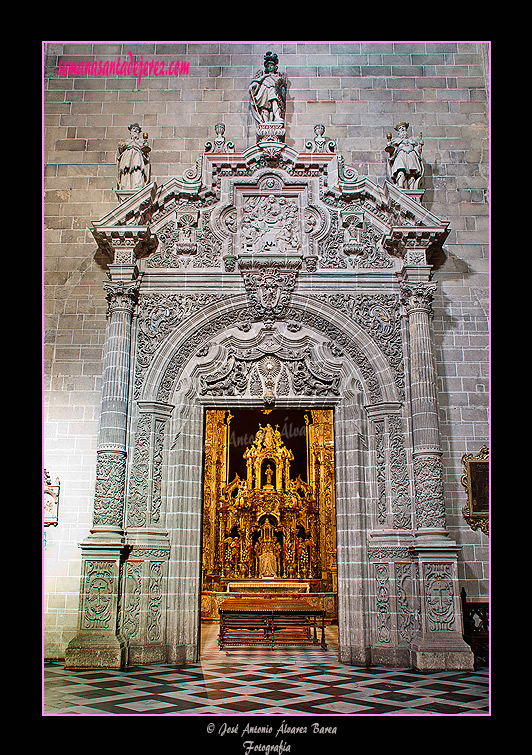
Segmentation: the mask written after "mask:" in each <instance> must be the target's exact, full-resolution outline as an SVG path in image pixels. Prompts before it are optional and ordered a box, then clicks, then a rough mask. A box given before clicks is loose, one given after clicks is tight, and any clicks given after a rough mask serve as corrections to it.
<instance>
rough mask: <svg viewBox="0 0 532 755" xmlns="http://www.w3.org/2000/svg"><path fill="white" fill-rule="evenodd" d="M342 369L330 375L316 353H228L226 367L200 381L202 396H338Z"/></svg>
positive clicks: (308, 349) (296, 350)
mask: <svg viewBox="0 0 532 755" xmlns="http://www.w3.org/2000/svg"><path fill="white" fill-rule="evenodd" d="M339 386H340V375H339V366H338V371H337V373H336V374H332V373H329V372H327V371H326V370H325V369H324V368H323V367H322V366H321V365H320V363H319V360H318V359H317V358H316V355H315V353H314V349H313V348H312V347H310V346H307V347H304V348H292V349H290V348H286V347H285V348H273V349H271V348H268V345H267V344H266V345H262V346H257V347H255V348H249V349H235V348H234V347H229V348H228V349H226V354H225V360H224V364H223V365H222V366H221V367H220V368H219V369H218V370H217V371H216V372H214V373H210V374H209V375H208V376H201V377H200V389H199V392H200V395H201V396H256V397H261V398H268V397H269V398H271V399H274V398H275V397H276V396H278V397H281V396H289V395H290V396H338V395H339Z"/></svg>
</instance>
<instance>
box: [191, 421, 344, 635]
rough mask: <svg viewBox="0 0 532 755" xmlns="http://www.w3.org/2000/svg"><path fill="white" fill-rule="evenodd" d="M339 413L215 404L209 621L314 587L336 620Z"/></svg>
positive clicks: (208, 499) (209, 439) (206, 549)
mask: <svg viewBox="0 0 532 755" xmlns="http://www.w3.org/2000/svg"><path fill="white" fill-rule="evenodd" d="M334 488H335V485H334V438H333V411H332V410H329V409H318V410H314V409H311V410H305V411H303V410H287V409H271V410H264V409H251V410H250V409H245V410H244V409H242V410H239V409H231V410H225V409H222V410H218V409H207V410H206V416H205V469H204V506H203V557H202V605H201V617H202V621H206V622H207V621H210V622H212V621H218V620H219V613H218V606H219V605H220V603H221V602H223V601H224V600H227V598H228V593H230V594H231V595H230V596H231V597H240V598H246V599H251V598H252V597H255V598H257V597H260V598H261V599H263V600H264V599H265V598H277V597H280V596H283V597H294V596H297V595H301V594H302V593H305V600H306V601H308V602H309V603H310V604H311V605H312V606H314V607H316V608H320V609H324V610H326V612H327V620H328V621H335V620H336V618H337V579H336V573H337V570H336V512H335V490H334Z"/></svg>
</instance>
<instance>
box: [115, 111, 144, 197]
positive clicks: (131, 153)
mask: <svg viewBox="0 0 532 755" xmlns="http://www.w3.org/2000/svg"><path fill="white" fill-rule="evenodd" d="M128 130H129V134H130V138H129V140H128V141H127V142H120V144H119V145H118V150H117V153H116V161H117V163H118V188H119V189H123V190H130V191H131V190H134V191H136V190H137V189H141V188H142V187H143V186H145V185H146V184H147V183H148V182H149V180H150V152H151V149H150V147H148V134H146V133H145V134H143V135H142V138H141V136H140V131H141V129H140V126H139V124H138V123H132V124H131V126H129V128H128Z"/></svg>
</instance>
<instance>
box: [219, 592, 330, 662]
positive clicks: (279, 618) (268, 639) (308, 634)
mask: <svg viewBox="0 0 532 755" xmlns="http://www.w3.org/2000/svg"><path fill="white" fill-rule="evenodd" d="M218 610H219V612H220V633H219V635H218V645H219V647H220V649H223V648H224V647H226V646H228V645H266V646H269V647H270V648H272V650H273V648H275V647H276V646H277V647H278V646H280V645H319V646H320V647H321V648H322V650H327V643H326V642H325V611H324V610H323V609H319V608H313V607H312V606H311V605H309V604H308V603H306V602H305V601H302V600H279V601H271V600H265V601H264V600H248V601H240V600H228V601H226V602H225V603H222V604H221V605H220V606H219V609H218ZM318 628H319V629H320V630H321V639H320V640H318Z"/></svg>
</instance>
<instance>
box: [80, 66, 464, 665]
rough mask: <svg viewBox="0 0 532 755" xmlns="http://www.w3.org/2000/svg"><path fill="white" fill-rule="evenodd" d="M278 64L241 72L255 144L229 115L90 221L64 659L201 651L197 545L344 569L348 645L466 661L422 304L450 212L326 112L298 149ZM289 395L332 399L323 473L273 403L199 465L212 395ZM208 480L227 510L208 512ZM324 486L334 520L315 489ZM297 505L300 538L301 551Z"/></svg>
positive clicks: (181, 655) (273, 570)
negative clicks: (77, 584)
mask: <svg viewBox="0 0 532 755" xmlns="http://www.w3.org/2000/svg"><path fill="white" fill-rule="evenodd" d="M266 68H267V70H265V71H264V74H261V77H262V76H263V75H264V79H263V80H261V77H258V78H256V79H254V82H255V86H253V87H252V90H250V103H251V104H250V107H255V105H256V107H257V108H258V111H257V115H259V118H258V119H257V143H256V144H254V145H253V146H251V147H249V148H248V149H245V150H244V151H242V152H238V150H237V149H236V147H235V146H234V145H233V144H232V143H231V142H226V141H225V136H224V131H225V130H224V129H223V127H221V124H217V125H216V134H217V138H215V139H214V146H213V143H212V142H209V143H208V144H207V145H206V147H205V151H204V152H203V153H202V154H201V155H200V156H199V158H198V160H197V163H196V166H195V168H194V169H193V170H190V171H186V173H185V174H184V175H183V176H182V177H181V178H177V177H174V178H171V179H170V180H169V181H167V182H166V183H165V184H163V185H161V186H159V185H157V183H156V182H154V181H152V182H151V183H148V184H146V185H145V186H143V187H141V188H139V189H138V190H137V191H135V193H134V194H133V195H132V196H129V197H124V196H120V195H119V200H121V201H119V202H118V204H117V206H116V208H115V209H113V210H111V212H109V213H108V214H107V215H106V216H105V217H104V218H102V219H101V220H100V221H98V222H96V223H94V224H93V235H94V238H95V240H96V242H97V245H98V251H97V259H98V261H99V262H100V264H102V265H103V266H104V267H105V268H106V269H107V272H108V276H109V282H108V283H107V284H106V290H107V298H108V302H109V311H108V318H109V324H108V330H107V337H106V344H105V357H104V371H103V391H102V412H101V424H100V436H99V445H98V455H97V468H96V490H95V500H94V519H93V527H92V530H91V533H90V535H89V536H88V538H87V539H86V540H85V541H84V542H83V543H82V544H81V550H82V561H83V568H82V582H81V589H80V604H79V606H80V607H79V631H78V634H77V636H76V637H75V638H74V639H73V640H72V642H71V643H70V645H69V647H68V649H67V652H66V665H67V666H68V667H74V668H75V667H77V668H81V667H85V668H93V667H99V666H102V667H109V668H119V667H121V666H122V665H124V664H125V663H152V662H172V663H186V662H190V661H194V660H196V659H197V658H198V652H199V650H198V648H199V631H200V624H199V616H200V606H199V601H200V594H201V589H202V564H203V575H204V576H205V575H206V576H207V578H210V579H211V583H210V584H213V581H214V580H215V579H219V580H220V581H222V580H231V581H234V579H235V578H237V579H240V578H242V579H248V578H249V579H251V578H253V579H262V578H264V579H265V581H266V579H268V580H271V579H272V578H275V580H279V579H281V580H282V579H284V576H283V575H286V579H287V580H292V581H293V579H295V576H296V575H297V576H298V577H299V578H300V579H305V580H306V581H307V582H312V579H315V578H317V574H318V573H319V571H320V569H321V572H322V574H321V577H320V578H321V579H322V580H324V579H325V581H326V582H327V584H330V585H332V590H331V591H332V593H335V591H336V592H337V598H338V628H339V646H340V647H339V657H340V660H341V661H342V662H344V663H347V664H353V665H367V664H373V665H377V664H385V665H397V666H413V667H415V668H419V669H421V670H429V669H432V670H434V669H470V668H472V664H473V656H472V653H471V651H470V648H469V646H467V645H466V644H465V643H464V641H463V639H462V621H461V608H460V596H459V593H460V591H459V586H458V582H457V571H456V564H457V558H458V552H459V548H458V547H457V546H456V544H455V543H454V542H453V541H452V540H451V538H450V537H449V533H448V531H447V529H446V511H445V488H444V476H443V465H442V458H441V457H442V451H441V446H440V440H439V431H438V411H437V391H436V376H435V372H434V362H433V356H432V342H431V328H430V318H431V305H432V299H433V296H434V293H435V290H436V286H435V284H434V283H433V282H431V271H432V268H431V261H432V260H433V259H434V258H435V257H436V255H438V254H439V253H441V250H442V245H443V243H444V241H445V239H446V237H447V234H448V223H446V222H442V221H441V220H439V219H438V218H436V217H435V216H434V215H433V214H432V213H430V212H429V211H428V210H427V209H425V208H424V207H423V204H422V201H421V200H422V190H420V189H416V190H414V189H409V188H402V187H401V186H400V185H399V184H398V183H393V182H391V181H387V180H385V170H386V168H385V165H384V164H383V185H382V186H380V185H377V184H376V183H374V182H373V181H371V180H369V179H368V178H366V177H360V176H358V174H357V172H356V171H355V170H353V169H350V168H347V167H346V166H345V165H344V161H343V159H342V157H341V155H340V154H338V152H337V146H336V144H335V142H334V141H331V140H329V139H327V138H326V136H325V135H324V128H323V127H322V126H321V125H319V124H318V126H317V127H316V129H315V130H314V134H315V137H314V138H313V139H312V138H311V137H312V134H309V139H308V140H307V141H306V143H305V144H304V145H302V147H303V149H302V151H301V152H298V151H297V150H296V149H294V148H293V147H291V146H288V145H287V144H285V142H284V130H285V126H286V118H287V115H286V112H285V111H284V110H283V109H282V108H278V107H277V106H278V105H279V102H280V101H282V99H283V92H284V91H285V90H283V87H282V86H281V85H279V83H278V82H279V78H275V77H276V76H277V73H276V69H277V61H276V60H273V61H270V62H269V64H268V66H267V67H266ZM274 69H275V70H274ZM274 74H275V76H274ZM268 76H270V78H272V81H273V83H272V82H270V81H269V80H268V81H267V78H268ZM280 78H282V77H280ZM274 79H275V81H274ZM283 81H285V79H283ZM261 87H262V89H261ZM251 92H252V93H253V95H254V97H255V105H253V101H252V100H251ZM263 95H264V96H263ZM257 97H258V98H259V99H257ZM272 98H273V99H272ZM259 100H260V102H259ZM274 100H275V101H274ZM268 103H269V104H268ZM259 121H260V122H259ZM213 128H214V126H213ZM264 129H266V131H267V133H266V131H264ZM413 192H414V193H415V192H417V193H416V194H415V196H414V195H413ZM420 192H421V193H420ZM279 407H286V408H298V409H301V410H305V411H307V412H310V413H315V412H320V411H328V412H329V415H328V417H329V418H331V417H332V418H333V419H332V423H333V424H332V425H331V421H330V419H329V420H328V423H327V426H328V427H329V428H330V429H333V430H334V446H332V445H330V444H329V445H327V443H328V441H327V442H325V441H324V445H323V448H322V451H323V454H324V458H325V456H326V455H327V454H328V455H329V462H328V463H327V464H324V465H322V467H321V468H322V469H325V470H329V472H328V473H327V474H324V475H323V476H322V477H321V480H320V482H319V485H320V486H321V487H320V489H319V490H318V488H317V487H316V484H312V480H309V478H307V480H308V482H307V481H305V480H303V479H301V482H300V483H298V481H297V478H296V479H295V480H294V479H293V478H292V477H291V476H290V474H288V476H287V471H286V470H287V464H290V463H291V462H290V457H289V454H290V446H289V444H288V443H287V442H286V441H283V444H284V445H283V446H281V445H279V446H275V443H276V442H277V441H276V440H275V426H274V425H272V426H271V430H270V429H268V427H267V426H268V424H269V423H268V421H267V417H268V415H266V414H265V415H264V417H265V421H264V424H263V427H262V430H263V431H264V435H263V437H262V440H261V441H260V443H257V439H256V437H255V441H253V440H251V441H250V444H249V448H250V449H251V450H250V452H249V457H248V461H250V468H251V477H250V478H249V479H248V478H246V480H243V478H242V479H241V480H240V481H235V479H234V478H233V479H232V481H229V480H227V481H226V480H225V477H224V474H225V473H224V468H223V464H224V461H223V454H222V456H221V457H220V458H219V459H218V462H217V465H216V466H215V468H214V470H215V471H214V474H215V478H216V482H215V483H213V485H214V487H213V488H212V490H211V491H210V490H209V488H208V486H207V488H205V489H204V475H205V465H204V449H205V437H206V427H207V436H208V432H209V431H208V428H209V422H211V421H212V418H213V417H216V416H217V417H218V418H220V417H221V414H216V412H218V413H224V412H228V411H235V410H236V409H245V408H248V409H249V410H251V409H257V408H259V409H261V410H263V411H264V412H271V411H273V410H274V408H279ZM213 411H214V414H213V413H212V412H213ZM224 416H225V417H227V416H228V415H227V414H225V415H224ZM206 423H207V424H206ZM312 424H315V423H314V422H313V423H312ZM257 429H259V428H258V427H257V426H256V425H255V426H254V427H252V428H250V433H252V434H253V435H255V433H256V431H257ZM266 438H267V439H268V443H270V441H271V443H272V444H273V445H269V446H267V448H266V447H265V445H264V443H265V440H266ZM331 440H332V437H331ZM274 446H275V448H274ZM282 448H284V449H285V451H283V452H282ZM253 449H254V450H253ZM266 451H267V452H268V453H272V454H274V456H271V457H268V456H267V455H266ZM275 454H279V455H278V456H277V455H275ZM282 454H284V456H283V455H282ZM261 458H262V459H263V461H264V462H265V464H270V467H269V469H270V470H271V477H270V476H269V475H270V472H269V471H268V467H267V466H265V465H264V464H263V465H262V466H261V467H260V470H259V467H258V466H257V464H258V460H260V459H261ZM254 465H255V466H254ZM331 470H334V486H333V478H332V472H331ZM304 482H307V484H310V485H311V487H310V488H308V487H307V486H306V485H305V484H303V483H304ZM233 483H235V484H234V486H232V484H233ZM249 483H250V484H249ZM294 483H295V488H296V489H295V490H294ZM220 486H221V487H220ZM269 486H271V487H269ZM216 491H221V494H220V498H219V504H220V505H221V514H222V515H221V516H220V517H219V519H217V520H215V519H211V520H209V514H208V513H207V515H206V517H207V523H206V521H205V515H204V511H205V512H209V511H212V509H210V508H209V506H210V505H212V501H211V503H209V501H208V500H207V498H208V496H209V495H211V494H215V493H216ZM333 491H334V498H335V506H334V507H332V504H331V505H330V506H329V516H331V517H333V519H332V520H331V521H330V522H329V524H327V523H326V521H325V520H322V519H321V516H322V513H321V512H322V510H323V511H324V512H326V511H327V506H325V507H324V508H323V509H322V508H320V506H321V504H320V500H327V497H329V503H331V496H332V495H333ZM292 495H294V496H295V497H292V498H290V496H292ZM204 497H205V507H204ZM290 506H293V508H292V509H291V508H290ZM268 507H270V510H267V508H268ZM296 509H297V511H296ZM334 511H335V513H336V521H335V522H334ZM324 516H325V514H324ZM298 520H301V530H300V533H301V534H302V533H303V530H304V534H305V538H304V539H306V540H310V543H306V544H305V545H304V546H303V550H302V551H301V553H302V554H303V561H301V559H300V560H298V561H297V562H296V561H295V560H294V559H293V556H292V552H291V549H292V547H293V545H294V543H295V542H296V541H295V540H294V529H293V525H294V524H295V525H296V532H297V522H298ZM209 521H210V522H211V531H210V532H209V534H208V535H207V539H206V540H205V532H206V530H205V527H206V526H208V522H209ZM318 522H319V528H318ZM216 523H218V525H220V523H221V530H220V529H218V530H216ZM213 524H214V529H213V528H212V525H213ZM333 525H335V526H333ZM327 527H328V529H327ZM202 528H203V535H202ZM235 528H236V529H235ZM318 529H319V532H318ZM235 532H237V533H238V536H237V537H238V543H237V545H238V549H236V550H235V543H234V537H235V535H234V534H233V533H235ZM334 532H336V546H335V545H334ZM217 533H218V534H217ZM308 535H310V537H307V536H308ZM216 538H218V539H216ZM231 538H233V542H231ZM246 538H248V540H246ZM249 538H251V545H252V549H251V550H252V558H251V559H248V560H247V561H246V560H245V559H244V560H242V554H243V553H244V554H245V552H246V550H245V549H246V547H247V548H248V549H249ZM327 538H329V540H327ZM302 539H303V538H302ZM220 545H222V550H220ZM285 545H286V546H288V548H289V549H290V555H287V556H286V557H285V556H284V547H285ZM259 546H260V547H259ZM334 547H336V551H337V552H336V556H337V558H336V561H337V586H336V584H334V582H335V581H336V575H335V573H334V569H333V566H334V564H333V559H332V556H331V554H332V552H333V551H334ZM209 548H210V550H209ZM259 551H260V552H259ZM281 551H282V556H281ZM235 553H236V556H235ZM268 554H272V555H273V557H272V555H269V556H268ZM305 554H306V557H307V560H308V563H306V562H305V560H304V559H305ZM263 556H264V557H263ZM233 557H234V561H233ZM233 564H234V566H233ZM324 573H325V574H326V576H325V577H324V576H323V574H324ZM306 574H308V579H307V578H306V576H305V577H303V575H306ZM275 580H274V581H275Z"/></svg>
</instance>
